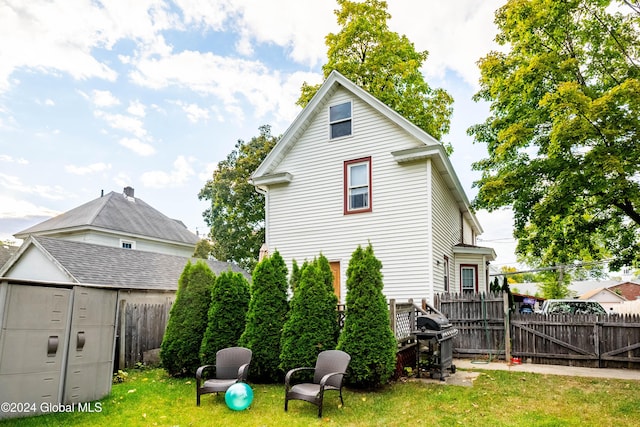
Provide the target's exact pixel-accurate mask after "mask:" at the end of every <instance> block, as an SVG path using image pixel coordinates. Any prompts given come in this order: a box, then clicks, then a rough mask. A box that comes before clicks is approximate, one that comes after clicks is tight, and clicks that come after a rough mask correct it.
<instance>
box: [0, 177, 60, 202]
mask: <svg viewBox="0 0 640 427" xmlns="http://www.w3.org/2000/svg"><path fill="white" fill-rule="evenodd" d="M0 188H3V189H4V190H6V192H7V193H14V194H32V195H37V196H40V197H43V198H45V199H51V200H62V199H64V198H65V197H67V196H69V194H68V193H67V192H66V191H65V190H64V189H63V188H62V187H61V186H59V185H55V186H49V185H28V184H25V183H23V182H22V180H21V179H20V177H17V176H13V175H7V174H4V173H0Z"/></svg>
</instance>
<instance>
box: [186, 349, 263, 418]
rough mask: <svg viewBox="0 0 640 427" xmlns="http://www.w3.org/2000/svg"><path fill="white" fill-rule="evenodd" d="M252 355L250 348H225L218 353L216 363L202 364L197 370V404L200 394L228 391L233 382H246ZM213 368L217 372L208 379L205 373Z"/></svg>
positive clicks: (198, 403) (198, 404)
mask: <svg viewBox="0 0 640 427" xmlns="http://www.w3.org/2000/svg"><path fill="white" fill-rule="evenodd" d="M251 356H252V353H251V350H249V349H248V348H244V347H229V348H223V349H222V350H218V352H217V353H216V364H215V365H204V366H200V367H199V368H198V370H197V371H196V405H197V406H200V396H201V395H203V394H207V393H216V394H217V393H218V392H221V391H223V392H226V391H227V389H228V388H229V387H231V386H232V385H233V384H235V383H237V382H246V381H247V376H248V375H249V365H250V364H251ZM211 369H215V373H214V375H213V377H212V378H210V379H207V378H206V377H205V376H204V374H205V372H206V371H210V370H211Z"/></svg>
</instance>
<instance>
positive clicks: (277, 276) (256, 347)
mask: <svg viewBox="0 0 640 427" xmlns="http://www.w3.org/2000/svg"><path fill="white" fill-rule="evenodd" d="M287 310H288V302H287V266H286V264H285V263H284V260H283V259H282V257H281V256H280V254H279V253H278V252H277V251H276V252H275V253H274V254H273V255H272V256H271V257H268V258H265V259H263V260H262V261H261V262H259V263H258V265H256V267H255V269H254V270H253V278H252V284H251V300H250V302H249V310H248V311H247V324H246V327H245V330H244V332H243V334H242V336H241V337H240V345H242V346H244V347H248V348H250V349H251V351H252V352H253V357H252V359H251V370H250V372H249V377H250V378H251V379H252V380H253V381H256V382H264V383H269V382H279V381H281V380H282V377H283V375H282V370H281V369H280V367H279V365H280V349H281V346H280V337H281V335H282V326H283V325H284V322H285V319H286V316H287Z"/></svg>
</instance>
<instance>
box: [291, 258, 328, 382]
mask: <svg viewBox="0 0 640 427" xmlns="http://www.w3.org/2000/svg"><path fill="white" fill-rule="evenodd" d="M321 258H324V260H326V258H325V257H323V256H321ZM326 266H327V267H328V266H329V263H328V261H327V262H326ZM301 271H302V275H301V277H300V281H299V283H298V286H297V288H296V291H295V292H294V294H293V298H292V299H291V308H290V311H289V318H288V319H287V322H286V323H285V325H284V329H283V333H282V353H281V354H280V360H281V365H280V366H281V367H282V369H283V370H284V371H285V372H286V371H288V370H289V369H292V368H296V367H302V366H314V365H315V362H316V359H317V357H318V353H319V352H321V351H323V350H332V349H334V348H335V347H336V344H337V342H336V340H337V331H338V319H337V310H336V309H337V303H338V299H337V297H336V296H335V294H334V293H333V285H332V281H333V275H331V274H330V275H329V276H327V275H326V270H325V269H324V262H323V261H320V260H316V261H314V262H313V263H311V264H308V265H305V267H304V268H303V269H301ZM329 273H331V269H330V268H329ZM326 280H329V283H328V284H327V282H326Z"/></svg>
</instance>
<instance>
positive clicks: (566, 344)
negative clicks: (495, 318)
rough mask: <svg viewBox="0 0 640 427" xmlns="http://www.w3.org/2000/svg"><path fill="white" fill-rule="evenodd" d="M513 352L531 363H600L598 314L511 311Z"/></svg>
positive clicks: (596, 365)
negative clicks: (514, 312) (544, 313)
mask: <svg viewBox="0 0 640 427" xmlns="http://www.w3.org/2000/svg"><path fill="white" fill-rule="evenodd" d="M511 330H512V342H511V345H512V347H511V348H512V354H513V355H514V356H517V357H520V358H522V359H523V360H526V361H530V362H532V363H541V364H554V365H569V366H586V367H594V368H597V367H598V366H599V359H600V357H599V343H600V340H599V333H598V332H599V330H598V316H597V315H561V314H552V315H543V314H512V315H511Z"/></svg>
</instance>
